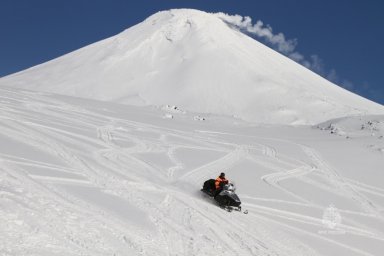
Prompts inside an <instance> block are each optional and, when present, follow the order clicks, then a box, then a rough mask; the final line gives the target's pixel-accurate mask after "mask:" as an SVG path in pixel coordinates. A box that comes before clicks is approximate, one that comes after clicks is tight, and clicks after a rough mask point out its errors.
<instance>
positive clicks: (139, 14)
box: [0, 0, 384, 104]
mask: <svg viewBox="0 0 384 256" xmlns="http://www.w3.org/2000/svg"><path fill="white" fill-rule="evenodd" d="M171 8H195V9H199V10H204V11H208V12H220V11H221V12H225V13H228V14H232V15H234V14H239V15H242V16H249V17H251V18H252V21H253V22H256V21H257V20H261V21H263V22H264V24H268V25H270V26H271V27H272V28H273V33H274V34H278V33H282V34H283V35H284V37H285V39H286V41H287V42H292V41H294V40H296V45H295V47H294V50H293V52H295V53H300V55H301V56H303V57H304V58H305V61H307V62H308V63H310V66H311V68H312V69H313V70H315V71H316V72H318V73H320V74H321V75H322V76H324V77H327V78H329V79H331V80H333V81H334V82H336V83H337V84H339V85H341V86H343V87H345V88H348V89H350V90H352V91H354V92H356V93H358V94H360V95H362V96H364V97H366V98H369V99H371V100H374V101H376V102H379V103H381V104H384V75H383V73H384V69H383V68H384V64H383V61H384V50H383V43H382V42H384V27H383V25H384V15H383V14H382V12H383V10H384V1H380V0H369V1H363V0H361V1H358V0H349V1H348V0H323V1H320V0H316V1H315V0H266V1H257V0H249V1H239V0H238V1H234V0H233V1H230V0H191V1H183V0H163V1H162V0H140V1H128V0H61V1H59V0H33V1H31V0H1V1H0V77H1V76H5V75H7V74H11V73H14V72H17V71H20V70H23V69H25V68H28V67H31V66H34V65H37V64H40V63H43V62H45V61H48V60H50V59H53V58H56V57H58V56H61V55H63V54H65V53H68V52H71V51H73V50H76V49H78V48H80V47H83V46H86V45H88V44H91V43H93V42H96V41H99V40H101V39H104V38H107V37H110V36H113V35H115V34H117V33H119V32H121V31H123V30H124V29H126V28H128V27H130V26H132V25H135V24H137V23H139V22H141V21H142V20H144V19H145V18H146V17H148V16H150V15H151V14H153V13H155V12H157V11H160V10H166V9H171ZM255 38H257V37H255ZM257 39H258V40H261V41H263V39H261V38H257ZM270 46H271V47H276V45H270Z"/></svg>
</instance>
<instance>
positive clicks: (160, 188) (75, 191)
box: [0, 88, 384, 256]
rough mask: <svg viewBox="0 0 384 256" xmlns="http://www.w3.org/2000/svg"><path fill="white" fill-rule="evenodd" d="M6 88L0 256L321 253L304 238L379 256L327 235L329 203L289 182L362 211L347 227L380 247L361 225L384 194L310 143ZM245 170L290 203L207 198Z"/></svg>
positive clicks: (375, 215) (378, 215)
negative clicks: (231, 204)
mask: <svg viewBox="0 0 384 256" xmlns="http://www.w3.org/2000/svg"><path fill="white" fill-rule="evenodd" d="M0 91H1V96H0V140H1V141H3V142H4V143H5V145H7V147H3V148H1V150H0V205H1V210H0V221H1V222H0V223H1V224H0V235H1V237H2V243H1V244H0V255H231V256H233V255H321V253H319V252H317V251H316V249H317V248H313V246H314V245H313V244H311V243H310V242H308V243H306V242H304V241H301V240H300V239H298V237H302V236H304V237H311V238H312V239H314V240H316V241H321V243H322V244H325V245H330V246H334V247H336V248H337V250H341V251H342V252H344V253H345V255H374V254H373V253H370V252H369V250H368V249H369V248H360V247H358V245H356V244H355V243H353V242H348V240H345V239H339V238H340V236H339V237H330V236H326V235H322V234H319V233H318V231H319V230H322V229H324V225H323V223H322V216H321V212H322V211H323V210H324V209H325V208H326V207H327V205H322V204H320V203H317V202H316V201H314V200H312V199H311V198H310V197H309V196H308V195H307V194H303V193H298V192H297V191H298V190H292V189H291V187H290V186H287V184H288V183H287V182H288V181H300V182H303V183H305V184H308V185H310V186H313V187H316V188H318V189H321V190H324V191H325V192H327V193H330V194H337V195H339V196H342V197H344V198H348V199H350V200H352V201H354V202H356V204H357V205H358V206H359V207H360V209H361V211H356V210H348V209H340V212H341V214H343V215H344V214H345V216H343V223H342V224H341V225H340V229H342V230H343V231H344V232H346V234H345V235H346V236H355V237H360V238H362V239H366V240H368V241H372V242H373V243H375V244H376V243H379V244H380V243H381V245H382V244H383V241H384V234H383V232H382V230H380V228H375V226H374V225H368V224H366V223H362V222H361V221H359V219H354V218H353V216H361V217H363V218H369V219H373V220H374V221H377V222H381V223H383V222H384V219H383V212H382V209H383V208H382V206H381V205H379V204H378V203H376V202H374V201H372V200H370V199H369V198H368V196H367V194H373V195H375V196H378V197H381V198H384V189H383V188H378V187H375V186H372V185H369V184H364V183H361V182H358V181H355V180H353V179H349V178H344V177H342V176H341V175H340V173H339V172H338V170H336V169H335V168H334V167H332V166H331V165H330V164H329V163H327V161H326V160H324V159H323V158H322V156H321V154H320V153H319V152H317V151H316V150H315V149H314V148H312V147H310V146H308V145H301V144H298V143H296V142H293V141H287V140H281V142H280V143H284V144H285V145H289V146H290V147H292V148H295V149H297V148H299V150H300V151H301V152H302V153H303V155H304V156H305V161H304V160H303V159H298V158H297V159H296V158H295V157H294V156H292V155H288V154H284V153H283V152H281V151H280V150H279V143H277V141H278V140H277V139H275V140H269V142H268V138H263V139H259V138H258V137H257V136H254V137H250V138H249V141H248V142H247V143H241V141H243V140H240V135H236V134H231V135H230V136H229V134H227V133H220V132H216V133H213V132H201V131H200V132H199V131H183V130H180V129H174V128H172V129H171V128H167V127H165V126H164V127H163V126H161V125H153V124H150V123H146V122H144V121H143V122H140V121H132V120H130V119H124V118H121V117H118V116H117V115H116V116H113V110H111V113H112V115H107V114H105V113H104V112H102V113H100V112H98V111H96V110H94V109H93V108H91V107H89V108H88V107H80V106H77V105H72V104H70V103H66V102H65V101H64V100H59V99H56V98H55V97H52V96H50V95H49V94H44V93H34V92H28V91H20V90H13V89H12V90H11V89H4V88H3V89H0ZM84 105H85V104H84ZM103 113H104V114H103ZM237 136H239V137H237ZM237 139H238V140H237ZM239 142H240V143H239ZM272 144H273V145H274V146H271V145H272ZM181 150H184V151H181ZM188 150H190V151H191V152H192V151H193V150H209V152H215V154H217V155H218V156H217V157H215V158H212V157H211V156H210V155H207V156H206V158H204V159H202V160H201V162H199V163H197V164H196V166H197V167H196V166H193V167H189V166H188V163H186V162H183V160H182V159H181V158H180V156H184V155H183V154H187V153H185V152H190V151H188ZM184 157H193V153H190V155H186V156H184ZM245 162H247V163H251V164H254V168H260V166H261V167H263V170H264V171H266V172H268V173H267V174H263V175H260V177H259V179H260V181H261V182H264V184H265V186H266V187H270V189H272V190H273V191H276V193H280V194H281V195H283V196H284V197H283V196H282V197H281V198H282V199H279V198H272V197H257V196H251V195H250V196H249V195H244V197H242V194H241V188H239V196H240V198H242V199H243V205H244V206H243V208H246V209H249V210H250V213H249V214H248V215H243V214H241V213H240V212H232V213H228V212H226V211H223V210H222V209H220V208H219V207H216V206H215V205H214V204H213V203H212V201H211V200H210V199H207V198H204V197H203V196H201V195H200V194H199V192H198V190H199V189H200V187H201V185H202V183H203V182H204V180H206V179H208V178H214V177H215V176H216V175H217V174H218V172H220V171H221V170H231V169H232V168H236V166H238V165H239V164H242V163H245ZM257 166H258V167H257ZM316 177H321V178H322V179H325V180H326V181H327V182H326V183H324V182H319V181H318V180H317V179H315V178H316ZM363 192H364V194H363ZM286 198H290V199H289V200H288V199H286ZM283 206H296V207H301V208H303V209H304V208H305V209H311V210H313V211H317V212H319V213H320V215H316V216H313V215H309V214H306V212H305V211H302V212H297V211H295V210H294V209H293V208H290V207H286V208H285V207H283ZM292 234H293V235H292ZM352 241H353V240H352ZM381 248H382V247H381ZM366 250H368V251H366Z"/></svg>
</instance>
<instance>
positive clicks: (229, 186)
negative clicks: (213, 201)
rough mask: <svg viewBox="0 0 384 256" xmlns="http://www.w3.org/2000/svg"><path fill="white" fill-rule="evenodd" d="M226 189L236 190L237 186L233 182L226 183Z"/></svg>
mask: <svg viewBox="0 0 384 256" xmlns="http://www.w3.org/2000/svg"><path fill="white" fill-rule="evenodd" d="M224 190H228V191H232V192H235V190H236V188H235V186H234V185H233V184H226V185H225V186H224Z"/></svg>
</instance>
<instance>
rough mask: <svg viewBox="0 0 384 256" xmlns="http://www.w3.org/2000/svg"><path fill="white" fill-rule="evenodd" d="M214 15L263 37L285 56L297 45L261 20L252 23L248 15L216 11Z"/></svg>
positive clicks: (293, 40) (294, 40)
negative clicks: (276, 32)
mask: <svg viewBox="0 0 384 256" xmlns="http://www.w3.org/2000/svg"><path fill="white" fill-rule="evenodd" d="M215 15H216V16H217V17H219V18H220V19H222V20H223V21H225V22H227V23H229V24H231V25H234V26H236V27H238V28H240V29H241V30H245V31H247V32H248V33H251V34H253V35H256V36H257V37H260V38H263V39H264V40H266V41H267V42H268V43H270V44H271V45H272V46H274V47H275V48H276V49H277V50H278V51H279V52H281V53H283V54H285V55H287V56H288V55H290V54H292V53H294V51H295V48H296V46H297V40H296V39H289V40H287V39H286V38H285V36H284V34H283V33H278V34H274V33H273V30H272V27H271V26H269V25H267V26H265V25H264V23H263V22H262V21H261V20H258V21H257V22H256V23H255V24H252V19H251V18H250V17H248V16H245V17H243V16H240V15H238V14H236V15H228V14H225V13H222V12H220V13H216V14H215Z"/></svg>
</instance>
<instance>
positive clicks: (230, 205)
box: [201, 179, 241, 211]
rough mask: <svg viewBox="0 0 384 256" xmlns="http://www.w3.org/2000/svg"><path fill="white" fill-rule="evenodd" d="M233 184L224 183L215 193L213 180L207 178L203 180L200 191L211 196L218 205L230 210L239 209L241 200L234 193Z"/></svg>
mask: <svg viewBox="0 0 384 256" xmlns="http://www.w3.org/2000/svg"><path fill="white" fill-rule="evenodd" d="M235 190H236V188H235V185H233V184H232V183H229V184H224V185H223V186H222V190H221V191H220V192H218V193H217V191H216V189H215V180H214V179H209V180H207V181H205V182H204V185H203V188H202V189H201V191H202V192H204V193H205V194H207V195H209V196H210V197H213V198H214V199H215V201H216V202H217V203H218V204H219V206H220V207H222V208H224V209H226V210H228V211H232V210H233V209H235V210H237V211H241V206H240V205H241V201H240V198H239V197H238V196H237V194H236V193H235Z"/></svg>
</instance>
